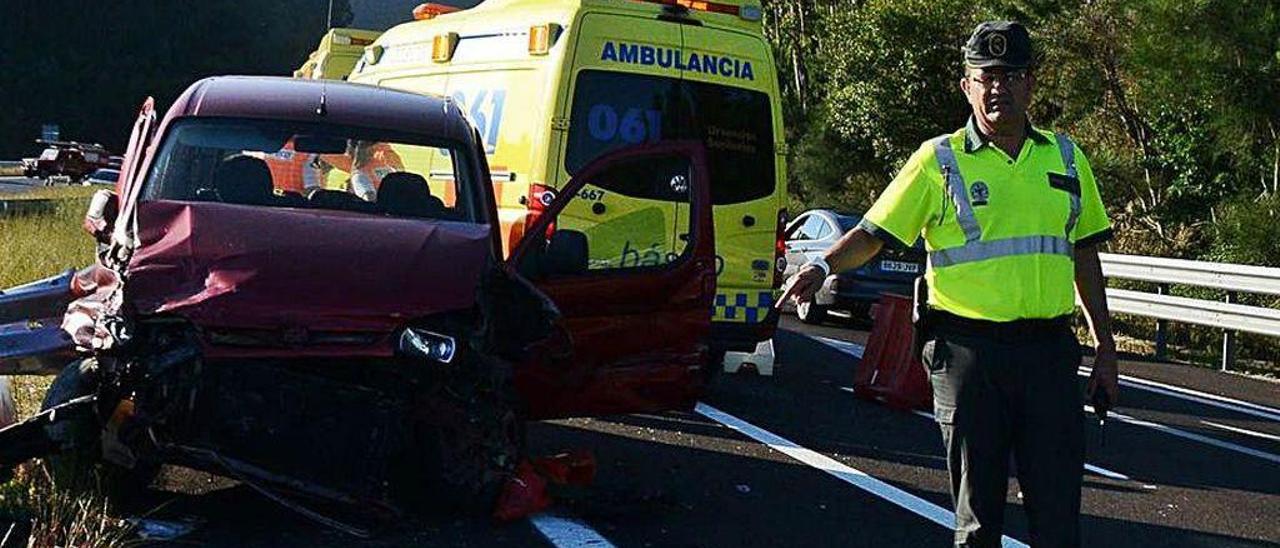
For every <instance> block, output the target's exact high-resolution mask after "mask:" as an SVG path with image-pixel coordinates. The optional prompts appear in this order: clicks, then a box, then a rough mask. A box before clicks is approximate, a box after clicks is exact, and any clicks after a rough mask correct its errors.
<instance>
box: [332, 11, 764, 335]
mask: <svg viewBox="0 0 1280 548" xmlns="http://www.w3.org/2000/svg"><path fill="white" fill-rule="evenodd" d="M414 15H415V19H416V20H415V21H412V22H407V23H404V24H401V25H398V26H396V27H393V28H391V29H390V30H387V31H386V32H385V33H383V34H382V36H380V37H379V38H378V39H377V40H376V41H375V42H374V43H373V44H372V45H370V46H369V47H367V48H365V54H364V56H363V58H362V59H361V60H360V61H359V62H358V63H357V64H356V66H355V68H354V70H353V72H352V74H351V75H350V76H349V78H348V79H349V80H350V81H352V82H359V83H366V84H372V85H379V86H387V87H393V88H398V89H404V90H410V91H416V92H421V93H434V94H441V95H445V96H449V97H452V98H453V99H454V100H456V101H457V102H458V103H460V104H461V106H462V108H464V109H465V110H466V112H467V113H468V114H469V116H470V118H471V120H472V122H473V123H474V124H475V125H476V127H477V128H478V130H479V132H480V134H481V137H482V139H483V142H484V146H485V149H486V150H485V152H486V153H487V154H488V157H489V165H490V166H491V169H492V175H493V177H492V178H493V185H494V191H495V194H496V195H497V196H498V203H499V207H500V210H499V216H500V218H501V219H502V223H503V231H502V232H503V240H504V243H505V244H506V245H508V246H510V245H512V244H513V243H514V242H518V241H519V240H520V237H521V235H522V234H523V231H524V227H525V226H526V224H527V223H528V221H529V219H530V218H531V217H535V216H536V215H538V213H539V211H540V209H541V207H542V205H543V204H546V203H550V197H552V196H554V193H555V191H556V189H558V188H561V187H562V186H563V185H564V184H565V183H566V182H567V181H568V180H569V178H570V177H572V176H573V175H574V174H575V173H577V172H579V171H581V170H582V168H584V167H585V166H586V165H587V164H588V163H590V162H591V161H592V160H593V159H595V158H597V157H599V156H600V155H602V154H606V153H610V152H614V151H617V150H620V149H624V148H627V147H633V146H638V145H644V144H645V143H656V142H659V141H669V140H695V141H700V142H701V143H702V144H703V145H704V146H705V147H706V150H707V155H708V157H707V163H708V166H707V167H708V172H709V174H710V177H711V181H712V194H713V196H712V199H713V210H714V218H715V233H716V250H717V256H716V261H717V263H718V264H717V272H718V274H717V279H716V280H715V281H716V285H717V288H718V289H717V296H716V301H715V310H714V313H713V314H714V316H713V320H714V324H713V325H714V330H713V343H712V344H713V348H714V349H715V350H718V351H723V350H751V349H754V348H755V344H756V343H757V342H758V341H762V340H765V339H767V338H770V337H772V336H773V331H774V329H775V327H776V325H777V314H776V313H771V312H770V311H771V310H772V304H773V302H774V299H775V298H776V297H777V294H778V293H777V288H778V286H779V285H780V283H781V281H782V270H781V268H782V267H783V265H784V263H783V262H782V255H781V253H782V251H781V250H782V247H781V245H782V244H781V238H782V230H783V224H784V217H785V214H786V213H785V210H784V207H785V203H786V179H785V173H786V166H785V138H784V133H783V126H782V114H781V108H780V105H779V92H778V82H777V74H776V70H775V66H774V61H773V56H772V52H771V50H770V47H769V44H768V42H767V41H766V40H765V39H764V37H763V34H762V31H761V7H760V4H759V3H758V0H722V1H720V2H709V1H700V0H699V1H694V0H487V1H485V2H483V3H481V4H479V5H477V6H476V7H473V8H470V9H465V10H458V9H456V8H450V7H447V6H440V5H436V4H424V5H423V6H419V8H418V9H417V10H415V12H414ZM437 161H439V162H440V164H441V165H444V166H447V163H448V159H447V158H440V159H437ZM645 169H648V170H649V171H652V172H653V173H647V174H646V175H645V176H646V177H649V179H644V180H643V181H642V182H636V181H641V179H635V180H634V181H631V182H623V183H617V182H616V181H615V182H612V183H605V182H600V181H592V184H591V185H588V186H587V187H586V188H585V189H584V190H582V191H581V192H580V196H581V197H583V198H585V200H576V201H575V203H576V202H582V204H581V205H580V206H578V207H579V209H580V210H576V211H569V210H566V211H565V212H564V214H562V215H561V216H560V217H559V219H561V221H560V222H561V223H562V224H563V223H564V222H566V220H567V219H568V220H572V219H577V220H578V221H580V225H579V226H576V227H573V228H574V229H575V230H578V231H581V232H585V233H587V235H588V237H590V238H592V239H593V240H597V241H593V242H592V247H591V249H592V253H593V254H595V255H593V256H592V257H590V260H591V264H592V265H593V268H597V267H599V268H611V267H612V268H620V267H621V268H626V267H658V268H660V267H661V265H663V264H665V263H666V262H670V261H673V260H674V259H675V258H677V257H678V256H679V255H680V254H681V253H682V251H683V249H684V246H685V243H686V242H685V240H687V238H688V236H687V232H688V229H687V228H682V227H687V226H688V225H687V219H688V210H689V207H688V204H687V202H686V203H681V201H680V200H679V199H674V198H673V196H675V195H676V194H678V192H679V191H681V190H683V188H682V186H681V184H682V183H681V181H683V180H684V179H683V178H682V177H681V176H679V175H676V176H669V174H661V173H658V171H661V169H663V167H662V166H648V167H647V168H645ZM442 175H443V176H446V177H447V176H449V175H450V174H449V172H448V170H447V169H445V170H443V171H442ZM654 177H656V179H655V178H654ZM651 179H652V180H657V181H660V183H658V184H650V180H651ZM432 186H433V187H434V186H435V184H434V183H433V184H432ZM599 240H604V241H607V242H609V243H610V245H607V246H605V245H599V242H598V241H599ZM606 248H607V249H609V250H610V251H609V252H607V253H604V252H601V251H600V250H602V249H606Z"/></svg>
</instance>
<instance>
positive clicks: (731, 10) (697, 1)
mask: <svg viewBox="0 0 1280 548" xmlns="http://www.w3.org/2000/svg"><path fill="white" fill-rule="evenodd" d="M636 1H638V2H647V3H651V4H662V5H664V6H680V7H683V8H687V9H691V10H696V11H707V12H711V13H724V14H728V15H737V16H738V17H741V18H743V19H746V20H748V21H759V20H760V16H761V13H760V6H758V5H752V4H746V5H743V6H737V5H735V4H722V3H720V2H709V1H707V0H636Z"/></svg>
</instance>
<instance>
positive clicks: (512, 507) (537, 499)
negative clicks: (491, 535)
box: [493, 461, 551, 521]
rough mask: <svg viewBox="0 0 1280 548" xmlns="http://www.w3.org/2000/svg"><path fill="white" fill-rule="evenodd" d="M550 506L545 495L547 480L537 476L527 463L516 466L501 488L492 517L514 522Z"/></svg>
mask: <svg viewBox="0 0 1280 548" xmlns="http://www.w3.org/2000/svg"><path fill="white" fill-rule="evenodd" d="M550 506H551V497H550V496H549V495H547V480H545V479H543V478H542V476H540V475H538V472H537V471H536V470H534V468H533V465H532V464H530V463H529V461H524V462H521V463H520V464H519V465H518V466H516V473H515V475H513V476H511V479H508V480H507V483H506V485H503V486H502V494H501V495H499V496H498V505H497V508H494V510H493V517H494V518H497V519H498V520H499V521H514V520H517V519H520V518H524V517H527V516H531V515H533V514H536V513H538V512H541V511H543V510H546V509H547V508H548V507H550Z"/></svg>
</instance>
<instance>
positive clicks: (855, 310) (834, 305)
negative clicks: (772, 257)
mask: <svg viewBox="0 0 1280 548" xmlns="http://www.w3.org/2000/svg"><path fill="white" fill-rule="evenodd" d="M861 220H862V216H861V215H857V214H841V213H837V212H835V211H832V210H830V209H810V210H808V211H805V212H804V213H801V214H800V215H798V216H796V218H795V220H793V221H791V223H790V224H788V225H787V231H786V248H787V252H786V259H787V268H786V275H787V276H791V275H792V274H794V273H795V272H796V271H798V270H800V267H802V266H804V265H805V264H806V263H808V262H809V261H811V260H813V259H816V258H819V257H821V256H822V254H823V253H824V252H825V251H826V250H827V249H829V248H830V247H831V246H832V245H834V244H835V243H836V241H837V240H839V239H840V237H841V236H843V235H844V234H845V233H846V232H848V231H850V230H853V227H855V226H857V225H858V222H859V221H861ZM924 260H925V253H924V244H923V242H920V241H917V242H915V243H914V245H913V246H912V247H910V248H903V247H902V246H900V245H885V246H884V248H882V249H881V251H880V253H879V254H878V255H876V256H875V257H873V258H872V259H871V260H870V261H867V263H866V264H864V265H862V267H860V268H856V269H854V270H849V271H845V272H840V273H837V274H832V275H830V276H827V280H826V282H824V283H823V284H822V288H821V289H819V290H818V293H817V294H815V295H814V297H813V300H811V301H809V302H807V303H803V304H801V305H799V306H797V307H796V316H797V317H798V318H800V321H802V322H805V323H810V324H820V323H822V322H824V321H827V320H828V319H829V318H830V316H831V315H830V312H831V311H832V310H841V311H847V312H849V313H850V314H851V315H852V317H853V319H854V321H858V322H860V321H865V320H869V319H870V312H871V306H872V304H874V303H875V302H876V301H878V300H880V295H882V294H884V293H896V294H899V295H911V288H912V284H913V282H914V281H915V279H916V277H918V276H920V275H921V274H923V273H924Z"/></svg>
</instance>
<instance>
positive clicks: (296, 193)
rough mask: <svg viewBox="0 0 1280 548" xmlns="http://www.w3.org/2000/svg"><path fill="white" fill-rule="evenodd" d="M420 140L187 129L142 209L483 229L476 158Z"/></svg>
mask: <svg viewBox="0 0 1280 548" xmlns="http://www.w3.org/2000/svg"><path fill="white" fill-rule="evenodd" d="M419 139H420V138H418V137H416V136H404V135H386V134H379V133H378V132H376V131H372V130H366V129H355V128H345V127H339V126H331V125H324V124H302V123H297V122H286V121H279V120H236V119H221V118H195V119H188V120H181V121H179V122H177V123H176V124H175V125H174V127H172V128H171V129H170V130H169V131H168V132H167V136H166V137H165V141H164V144H163V146H162V148H161V151H160V153H159V154H158V155H157V156H156V160H155V162H154V163H153V166H152V170H151V173H149V174H148V178H147V180H146V183H145V186H144V188H143V198H142V199H143V200H183V201H212V202H223V203H233V204H240V205H252V206H258V207H292V208H306V209H324V210H336V211H349V212H355V213H364V214H372V215H385V216H393V217H413V218H436V219H445V220H457V221H478V220H479V219H481V218H482V217H481V216H480V215H479V209H478V207H476V205H475V201H476V200H475V199H474V196H475V189H476V188H477V186H476V183H475V181H474V179H475V177H476V176H475V175H474V174H472V173H471V171H473V170H470V169H468V168H467V166H469V165H470V164H468V163H467V162H466V161H464V160H465V159H466V158H468V157H469V156H468V154H469V152H468V151H467V149H466V148H465V147H464V146H463V145H462V144H461V143H449V142H439V143H429V142H418V141H419Z"/></svg>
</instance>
